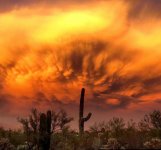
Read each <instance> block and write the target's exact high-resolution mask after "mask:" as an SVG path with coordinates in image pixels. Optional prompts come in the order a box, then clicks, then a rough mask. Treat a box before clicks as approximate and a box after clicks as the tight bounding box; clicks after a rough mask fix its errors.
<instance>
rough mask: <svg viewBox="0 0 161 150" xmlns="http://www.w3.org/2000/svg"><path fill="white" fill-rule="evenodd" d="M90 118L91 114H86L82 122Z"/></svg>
mask: <svg viewBox="0 0 161 150" xmlns="http://www.w3.org/2000/svg"><path fill="white" fill-rule="evenodd" d="M91 116H92V113H88V115H87V117H84V118H83V121H84V122H86V121H88V120H89V119H90V118H91Z"/></svg>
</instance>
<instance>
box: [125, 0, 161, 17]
mask: <svg viewBox="0 0 161 150" xmlns="http://www.w3.org/2000/svg"><path fill="white" fill-rule="evenodd" d="M125 2H126V1H125ZM128 3H129V4H130V9H129V12H128V16H129V18H130V19H144V18H151V17H152V16H153V17H156V18H158V17H159V18H161V1H160V0H128Z"/></svg>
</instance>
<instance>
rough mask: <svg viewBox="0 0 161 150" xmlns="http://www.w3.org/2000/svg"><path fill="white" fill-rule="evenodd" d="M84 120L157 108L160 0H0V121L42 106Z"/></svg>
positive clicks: (137, 115)
mask: <svg viewBox="0 0 161 150" xmlns="http://www.w3.org/2000/svg"><path fill="white" fill-rule="evenodd" d="M82 87H84V88H85V89H86V99H85V100H86V101H85V105H86V106H85V110H86V112H85V113H88V112H89V111H90V112H92V113H93V116H92V118H91V120H90V121H89V123H88V125H90V124H92V123H94V122H95V121H96V122H98V121H101V120H108V119H110V118H111V117H113V116H120V117H124V118H125V119H130V118H133V119H134V120H136V121H137V120H139V119H141V118H142V117H143V115H144V114H145V113H147V112H149V111H152V110H154V109H160V108H161V0H0V126H5V127H11V128H12V127H17V126H18V123H17V120H16V118H17V117H18V116H26V115H27V114H28V113H29V110H30V109H31V108H33V107H36V108H38V109H40V110H42V111H43V110H46V109H55V110H57V109H59V108H63V109H65V110H66V111H67V112H68V113H69V114H70V115H71V116H73V117H74V118H75V123H74V124H75V125H76V123H77V120H78V105H79V96H80V90H81V88H82Z"/></svg>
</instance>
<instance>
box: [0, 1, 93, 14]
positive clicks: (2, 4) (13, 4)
mask: <svg viewBox="0 0 161 150" xmlns="http://www.w3.org/2000/svg"><path fill="white" fill-rule="evenodd" d="M89 1H94V0H88V2H89ZM85 2H87V1H86V0H81V1H80V0H37V1H35V0H7V1H6V0H1V1H0V12H5V11H10V10H14V9H19V8H23V7H31V6H34V5H35V6H38V5H41V6H42V5H44V6H46V5H50V6H51V5H53V6H56V5H58V4H61V3H63V4H65V3H66V4H67V5H68V4H70V3H79V4H81V3H85Z"/></svg>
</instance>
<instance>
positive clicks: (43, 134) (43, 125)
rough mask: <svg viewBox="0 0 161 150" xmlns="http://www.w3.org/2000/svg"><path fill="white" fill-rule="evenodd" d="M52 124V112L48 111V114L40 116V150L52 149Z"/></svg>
mask: <svg viewBox="0 0 161 150" xmlns="http://www.w3.org/2000/svg"><path fill="white" fill-rule="evenodd" d="M51 122H52V120H51V111H47V114H44V113H42V114H41V115H40V127H39V148H40V150H49V149H50V136H51Z"/></svg>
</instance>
